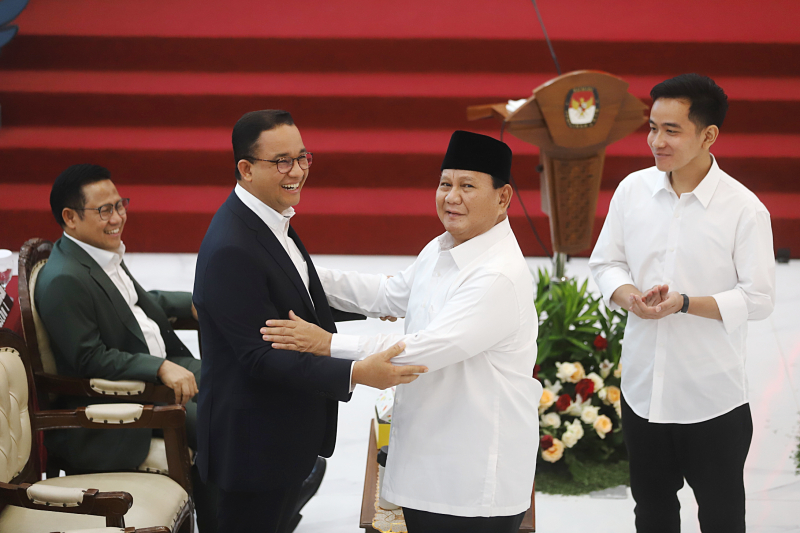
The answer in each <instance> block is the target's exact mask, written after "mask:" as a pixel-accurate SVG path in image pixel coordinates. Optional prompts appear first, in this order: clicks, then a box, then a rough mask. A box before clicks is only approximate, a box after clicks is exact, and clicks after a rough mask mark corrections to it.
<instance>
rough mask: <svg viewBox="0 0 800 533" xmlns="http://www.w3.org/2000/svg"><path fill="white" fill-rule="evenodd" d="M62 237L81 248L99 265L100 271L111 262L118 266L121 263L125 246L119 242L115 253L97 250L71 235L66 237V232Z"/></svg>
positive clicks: (95, 247)
mask: <svg viewBox="0 0 800 533" xmlns="http://www.w3.org/2000/svg"><path fill="white" fill-rule="evenodd" d="M64 237H66V238H67V239H69V240H71V241H72V242H74V243H75V244H77V245H78V246H80V247H81V248H83V250H84V251H85V252H86V253H87V254H89V257H91V258H92V259H94V262H95V263H97V264H98V265H100V268H102V269H105V268H106V267H108V266H109V265H110V264H111V263H112V262H114V263H115V264H119V263H120V262H122V256H123V255H124V254H125V245H124V244H123V243H121V242H120V243H119V248H117V251H116V252H110V251H108V250H103V249H102V248H98V247H97V246H92V245H91V244H86V243H85V242H83V241H79V240H78V239H76V238H75V237H73V236H72V235H67V233H66V232H64Z"/></svg>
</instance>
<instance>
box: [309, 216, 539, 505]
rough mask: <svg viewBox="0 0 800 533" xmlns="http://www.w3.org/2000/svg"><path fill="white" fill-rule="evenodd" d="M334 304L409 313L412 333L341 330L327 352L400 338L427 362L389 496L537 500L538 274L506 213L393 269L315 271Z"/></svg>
mask: <svg viewBox="0 0 800 533" xmlns="http://www.w3.org/2000/svg"><path fill="white" fill-rule="evenodd" d="M318 272H319V274H320V279H321V281H322V285H323V287H324V288H325V293H326V295H327V296H328V302H329V303H330V304H331V305H332V306H333V307H336V308H339V309H342V310H346V311H354V312H360V313H364V314H367V315H368V316H373V317H378V316H387V315H388V316H405V317H406V319H405V330H406V334H405V335H379V336H375V337H366V336H348V335H340V334H335V335H334V336H333V340H332V342H331V355H332V356H333V357H344V358H349V359H360V358H363V357H366V356H368V355H370V354H373V353H376V352H379V351H381V350H384V349H386V348H388V347H390V346H391V345H392V344H394V343H396V342H398V341H400V340H402V341H404V342H405V344H406V348H405V350H404V352H403V353H402V354H400V355H399V356H397V357H395V358H394V359H393V362H394V363H399V364H420V365H426V366H428V368H429V372H428V373H427V374H424V375H421V376H420V377H419V378H418V379H417V380H416V381H414V382H413V383H409V384H406V385H399V386H398V387H397V392H396V396H395V403H394V410H393V413H392V430H391V444H390V453H389V459H388V462H387V465H386V473H385V477H384V479H383V497H384V498H385V499H386V500H388V501H390V502H392V503H395V504H397V505H402V506H404V507H410V508H413V509H419V510H423V511H429V512H435V513H444V514H451V515H457V516H508V515H513V514H518V513H521V512H523V511H525V510H526V509H528V507H530V498H531V489H532V485H533V477H534V471H535V468H536V455H537V447H538V441H539V426H538V415H537V412H538V406H539V398H540V396H541V393H542V387H541V385H540V384H539V382H538V381H537V380H535V379H533V378H532V373H533V366H534V364H535V363H536V334H537V331H538V321H537V316H536V309H535V306H534V287H533V278H532V276H531V273H530V271H529V269H528V266H527V264H526V263H525V259H524V258H523V256H522V252H521V251H520V249H519V245H518V244H517V240H516V238H515V237H514V233H513V232H512V231H511V226H510V225H509V223H508V220H504V221H503V222H500V223H499V224H497V225H496V226H494V227H493V228H492V229H491V230H489V231H487V232H486V233H484V234H482V235H479V236H477V237H474V238H472V239H470V240H468V241H467V242H465V243H462V244H461V245H459V246H456V247H453V239H452V237H451V236H450V234H448V233H445V234H443V235H441V236H440V237H438V238H436V239H434V240H433V241H431V242H430V243H429V244H428V245H427V246H426V247H425V248H424V249H423V250H422V253H421V254H420V255H419V257H418V258H417V260H416V261H415V262H414V264H413V265H411V266H410V267H409V268H407V269H406V270H404V271H402V272H400V273H399V274H396V275H395V276H393V277H391V278H387V277H386V276H381V275H366V274H358V273H355V272H338V271H331V270H326V269H318Z"/></svg>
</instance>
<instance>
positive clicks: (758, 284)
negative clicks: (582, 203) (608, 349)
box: [589, 159, 775, 424]
mask: <svg viewBox="0 0 800 533" xmlns="http://www.w3.org/2000/svg"><path fill="white" fill-rule="evenodd" d="M589 267H590V268H591V270H592V275H593V276H594V278H595V281H596V282H597V285H598V286H599V287H600V291H601V292H602V293H603V297H604V299H605V303H606V305H608V306H610V307H611V308H617V307H618V306H617V305H616V304H615V303H614V302H612V301H611V295H612V294H613V293H614V291H615V290H617V289H618V288H619V287H620V286H622V285H625V284H631V285H634V286H636V288H638V289H639V290H641V291H642V292H644V291H646V290H648V289H650V288H651V287H653V286H654V285H657V284H668V285H669V287H670V291H678V292H680V293H683V294H686V295H688V296H689V297H690V298H691V297H692V296H713V298H714V299H715V300H716V302H717V305H718V306H719V311H720V315H721V316H722V320H721V321H719V320H711V319H708V318H702V317H699V316H694V315H689V314H683V313H678V314H674V315H672V316H667V317H665V318H662V319H660V320H643V319H640V318H639V317H637V316H635V315H634V314H633V313H630V314H629V315H628V324H627V327H626V328H625V340H624V343H623V345H622V360H621V364H622V391H623V394H624V395H625V400H626V401H627V402H628V404H629V405H630V407H631V409H632V410H633V412H635V413H636V414H637V415H639V416H640V417H642V418H646V419H649V420H650V421H651V422H657V423H669V422H674V423H682V424H689V423H694V422H702V421H705V420H710V419H712V418H715V417H717V416H720V415H723V414H725V413H727V412H729V411H731V410H732V409H734V408H736V407H738V406H740V405H743V404H745V403H746V402H747V377H746V375H745V370H744V363H745V341H746V338H747V321H748V320H760V319H763V318H766V317H767V316H769V315H770V313H772V309H773V304H774V300H775V259H774V255H773V250H772V229H771V226H770V216H769V212H768V211H767V209H766V208H765V207H764V205H763V204H762V203H761V202H760V201H759V200H758V198H757V197H756V196H755V195H754V194H753V193H752V192H750V191H749V190H748V189H747V188H745V187H744V186H743V185H742V184H741V183H739V182H738V181H736V180H735V179H733V178H732V177H730V176H729V175H728V174H726V173H725V172H723V171H722V170H720V168H719V166H717V162H716V159H715V160H714V161H713V163H712V166H711V169H710V170H709V172H708V174H707V175H706V176H705V178H704V179H703V181H701V182H700V184H699V185H698V186H697V187H696V188H695V189H694V191H692V192H688V193H683V194H682V195H681V196H680V198H678V195H677V194H676V193H675V191H674V190H673V189H672V186H671V184H670V180H669V177H668V175H667V174H666V173H664V172H660V171H659V170H658V169H657V168H656V167H652V168H648V169H646V170H641V171H639V172H634V173H633V174H631V175H630V176H628V177H627V178H625V179H624V180H623V181H622V183H620V185H619V187H618V188H617V190H616V192H615V193H614V196H613V198H612V199H611V205H610V207H609V210H608V216H607V217H606V221H605V224H604V225H603V229H602V231H601V232H600V237H599V238H598V241H597V245H596V246H595V248H594V251H593V252H592V256H591V259H590V260H589Z"/></svg>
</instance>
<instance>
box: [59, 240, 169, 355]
mask: <svg viewBox="0 0 800 533" xmlns="http://www.w3.org/2000/svg"><path fill="white" fill-rule="evenodd" d="M64 237H66V238H67V239H69V240H71V241H72V242H74V243H75V244H77V245H78V246H80V247H81V248H83V250H84V251H85V252H86V253H87V254H89V257H91V258H92V259H94V261H95V263H97V264H98V265H100V268H102V269H103V272H105V273H106V274H107V275H108V277H109V278H110V279H111V282H112V283H113V284H114V286H115V287H116V288H117V290H118V291H119V293H120V295H121V296H122V299H123V300H125V303H127V304H128V307H129V308H130V310H131V312H132V313H133V316H134V318H135V319H136V322H137V324H139V328H140V329H141V330H142V335H144V341H145V343H147V350H148V352H150V355H154V356H156V357H162V358H163V357H166V356H167V348H166V347H165V346H164V339H163V338H162V337H161V330H160V329H159V327H158V324H156V323H155V321H154V320H152V319H151V318H150V317H148V316H147V314H145V312H144V310H142V308H141V307H139V306H138V305H137V304H138V303H139V295H138V294H136V287H135V286H134V285H133V281H131V278H130V276H128V274H127V273H126V272H125V270H124V269H123V268H122V256H123V255H124V254H125V245H124V244H122V243H120V245H119V248H118V249H117V251H116V252H110V251H108V250H103V249H102V248H97V247H96V246H92V245H91V244H86V243H85V242H82V241H79V240H78V239H76V238H74V237H71V236H69V235H67V234H66V233H64Z"/></svg>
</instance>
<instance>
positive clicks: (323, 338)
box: [261, 311, 333, 355]
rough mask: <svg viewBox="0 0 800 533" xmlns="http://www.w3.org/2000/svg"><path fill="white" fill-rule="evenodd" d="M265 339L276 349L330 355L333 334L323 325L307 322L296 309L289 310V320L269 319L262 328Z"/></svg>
mask: <svg viewBox="0 0 800 533" xmlns="http://www.w3.org/2000/svg"><path fill="white" fill-rule="evenodd" d="M261 335H262V338H263V339H264V340H265V341H269V342H271V343H272V347H273V348H275V349H276V350H292V351H294V352H306V353H313V354H314V355H330V354H331V339H332V338H333V335H332V334H331V333H329V332H327V331H325V330H324V329H322V328H321V327H319V326H317V325H315V324H311V323H309V322H306V321H305V320H303V319H302V318H300V317H299V316H297V315H295V314H294V311H289V320H267V327H266V328H261Z"/></svg>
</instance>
